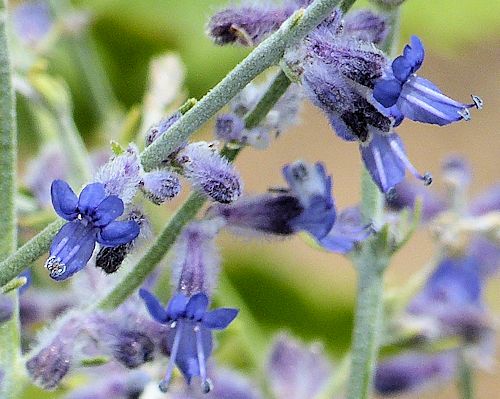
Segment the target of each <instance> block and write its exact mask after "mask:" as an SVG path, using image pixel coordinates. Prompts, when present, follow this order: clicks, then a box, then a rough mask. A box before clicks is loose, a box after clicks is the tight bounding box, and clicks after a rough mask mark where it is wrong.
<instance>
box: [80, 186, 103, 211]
mask: <svg viewBox="0 0 500 399" xmlns="http://www.w3.org/2000/svg"><path fill="white" fill-rule="evenodd" d="M104 198H106V193H105V192H104V184H102V183H91V184H87V185H86V186H85V188H84V189H83V190H82V192H81V193H80V197H79V199H78V208H79V209H80V212H82V213H89V212H91V211H93V210H94V209H96V208H97V206H98V205H99V204H100V203H101V202H102V200H103V199H104Z"/></svg>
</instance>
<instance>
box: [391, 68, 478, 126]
mask: <svg viewBox="0 0 500 399" xmlns="http://www.w3.org/2000/svg"><path fill="white" fill-rule="evenodd" d="M397 106H398V108H399V109H400V111H401V112H402V113H403V115H404V116H405V117H407V118H409V119H411V120H413V121H417V122H423V123H430V124H434V125H439V126H444V125H448V124H450V123H452V122H457V121H460V120H462V119H465V118H468V117H469V116H468V112H469V111H468V110H467V108H469V107H470V105H467V104H463V103H461V102H458V101H455V100H453V99H451V98H450V97H448V96H446V95H444V94H443V93H442V92H441V90H439V88H438V87H436V85H434V84H433V83H432V82H430V81H429V80H427V79H424V78H421V77H418V76H412V77H410V79H408V81H407V82H406V83H405V84H404V85H403V90H402V91H401V95H400V97H399V100H398V102H397Z"/></svg>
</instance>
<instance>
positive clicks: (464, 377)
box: [457, 349, 474, 399]
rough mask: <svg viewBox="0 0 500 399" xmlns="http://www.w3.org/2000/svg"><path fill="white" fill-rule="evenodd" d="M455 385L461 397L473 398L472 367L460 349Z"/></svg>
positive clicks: (463, 398)
mask: <svg viewBox="0 0 500 399" xmlns="http://www.w3.org/2000/svg"><path fill="white" fill-rule="evenodd" d="M457 377H458V380H457V387H458V390H459V392H460V398H461V399H474V370H473V369H472V367H471V365H470V364H469V361H468V360H467V357H466V355H465V353H464V350H463V349H462V350H460V354H459V360H458V376H457Z"/></svg>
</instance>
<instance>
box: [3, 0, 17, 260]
mask: <svg viewBox="0 0 500 399" xmlns="http://www.w3.org/2000/svg"><path fill="white" fill-rule="evenodd" d="M6 13H7V11H6V0H0V227H1V228H2V239H1V240H0V256H2V257H4V256H7V255H8V254H9V253H11V252H13V251H15V249H16V245H17V230H16V229H17V227H16V208H15V195H16V162H17V138H16V97H15V93H14V88H13V86H12V77H11V76H12V71H11V64H10V59H9V49H8V43H7V33H6V26H5V25H6V21H7V15H6Z"/></svg>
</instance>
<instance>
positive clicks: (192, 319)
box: [139, 289, 238, 392]
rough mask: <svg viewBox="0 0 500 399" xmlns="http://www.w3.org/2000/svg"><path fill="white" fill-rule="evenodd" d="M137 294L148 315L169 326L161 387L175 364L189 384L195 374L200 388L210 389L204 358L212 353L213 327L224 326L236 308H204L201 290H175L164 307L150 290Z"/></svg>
mask: <svg viewBox="0 0 500 399" xmlns="http://www.w3.org/2000/svg"><path fill="white" fill-rule="evenodd" d="M139 295H140V296H141V298H142V299H143V300H144V302H145V304H146V306H147V308H148V310H149V313H150V314H151V316H152V317H153V318H154V319H155V320H156V321H158V322H159V323H162V324H169V325H170V328H171V329H170V331H169V332H168V334H167V347H168V350H169V352H170V360H169V364H168V367H167V372H166V374H165V377H164V379H163V380H162V381H161V382H160V390H161V391H162V392H166V391H167V389H168V386H169V384H170V380H171V378H172V372H173V368H174V364H175V365H177V367H178V368H179V370H180V371H181V372H182V374H183V375H184V378H185V379H186V381H187V383H188V384H190V382H191V379H192V378H193V377H194V376H199V377H200V378H201V386H202V391H203V392H209V391H210V390H211V384H210V381H209V380H208V379H207V375H206V361H207V359H208V357H209V356H210V354H211V352H212V330H223V329H225V328H226V327H227V326H228V325H229V324H230V323H231V322H232V321H233V320H234V318H235V317H236V315H237V314H238V310H237V309H231V308H218V309H215V310H212V311H207V307H208V297H207V296H206V295H205V294H204V293H202V292H200V293H197V294H195V295H193V296H191V297H188V296H186V295H184V294H182V293H179V292H178V293H176V294H174V296H173V297H172V299H171V300H170V302H169V304H168V306H167V308H166V309H165V308H163V306H162V305H161V304H160V302H159V301H158V299H156V297H154V296H153V295H152V294H151V293H150V292H148V291H146V290H144V289H141V290H140V291H139Z"/></svg>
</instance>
